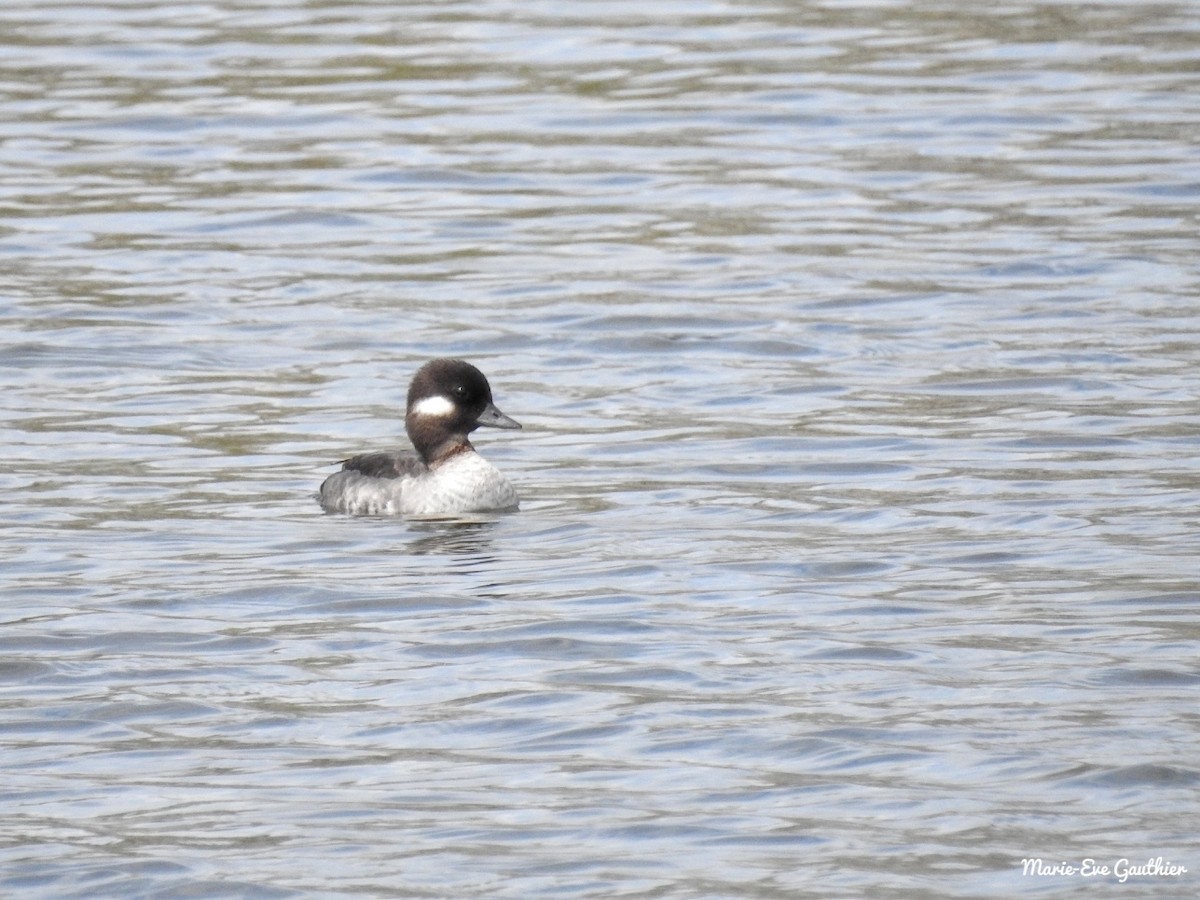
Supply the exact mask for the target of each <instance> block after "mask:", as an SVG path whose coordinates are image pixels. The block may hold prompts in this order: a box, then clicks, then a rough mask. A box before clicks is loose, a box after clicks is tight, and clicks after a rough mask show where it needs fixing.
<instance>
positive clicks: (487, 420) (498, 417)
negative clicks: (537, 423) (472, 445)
mask: <svg viewBox="0 0 1200 900" xmlns="http://www.w3.org/2000/svg"><path fill="white" fill-rule="evenodd" d="M477 421H478V422H479V424H480V425H486V426H488V427H489V428H520V427H521V423H520V422H518V421H517V420H516V419H510V418H509V417H508V416H506V415H505V414H504V413H502V412H500V410H498V409H496V406H495V404H493V403H489V404H488V405H487V407H486V408H485V409H484V411H483V412H481V413H480V414H479V419H478V420H477Z"/></svg>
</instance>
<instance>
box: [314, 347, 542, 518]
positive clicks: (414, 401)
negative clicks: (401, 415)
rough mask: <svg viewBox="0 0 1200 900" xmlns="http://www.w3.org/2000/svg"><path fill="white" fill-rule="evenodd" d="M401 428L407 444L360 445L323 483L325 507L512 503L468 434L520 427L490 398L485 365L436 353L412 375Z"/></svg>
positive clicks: (382, 510) (425, 511) (436, 510)
mask: <svg viewBox="0 0 1200 900" xmlns="http://www.w3.org/2000/svg"><path fill="white" fill-rule="evenodd" d="M404 424H405V430H406V431H407V432H408V436H409V439H410V440H411V441H412V443H413V448H414V449H413V450H411V451H404V452H400V453H364V454H361V455H359V456H355V457H352V458H351V459H348V460H346V461H345V462H344V463H343V464H342V470H341V471H340V472H336V473H334V474H333V475H330V476H329V477H328V478H326V479H325V483H324V484H322V485H321V490H320V492H319V494H318V498H319V500H320V502H321V506H322V507H324V508H325V509H326V510H327V511H329V512H340V513H348V514H350V515H359V516H361V515H372V516H380V515H406V516H443V515H456V514H460V513H471V512H487V511H493V510H512V509H516V508H517V505H518V503H519V502H520V501H519V498H518V497H517V492H516V490H515V489H514V488H513V486H512V484H510V483H509V481H508V479H507V478H505V477H504V475H503V474H502V473H501V472H500V470H499V469H497V468H496V467H495V466H493V465H492V464H491V463H489V462H488V461H487V460H486V459H484V458H483V457H482V456H480V455H479V454H478V453H476V452H475V448H474V447H473V446H471V442H470V440H468V438H467V436H468V435H469V434H470V433H471V432H472V431H474V430H475V429H476V428H478V427H479V426H481V425H488V426H491V427H493V428H520V427H521V426H520V425H519V424H517V422H515V421H513V420H512V419H510V418H509V417H508V416H506V415H504V413H502V412H500V410H498V409H497V408H496V406H495V404H493V403H492V391H491V387H490V386H489V385H488V382H487V379H486V378H484V376H483V373H482V372H480V371H479V370H478V369H476V368H475V367H474V366H472V365H471V364H470V363H465V362H462V361H461V360H455V359H435V360H434V361H433V362H430V363H426V364H425V365H424V366H422V367H421V369H420V370H419V371H418V372H417V374H416V375H415V376H413V381H412V385H411V386H410V387H409V389H408V411H407V414H406V416H405V419H404Z"/></svg>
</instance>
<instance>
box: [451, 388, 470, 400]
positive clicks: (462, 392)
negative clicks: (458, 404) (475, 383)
mask: <svg viewBox="0 0 1200 900" xmlns="http://www.w3.org/2000/svg"><path fill="white" fill-rule="evenodd" d="M452 393H453V394H454V396H455V397H457V398H458V399H459V400H466V399H467V395H468V394H469V393H470V392H469V391H468V390H467V386H466V385H465V384H460V385H458V386H457V387H455V388H454V390H453V391H452Z"/></svg>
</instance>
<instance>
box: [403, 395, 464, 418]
mask: <svg viewBox="0 0 1200 900" xmlns="http://www.w3.org/2000/svg"><path fill="white" fill-rule="evenodd" d="M456 408H457V407H455V405H454V403H453V402H452V401H450V400H448V399H447V398H445V397H442V396H440V395H439V396H437V397H426V398H425V399H424V400H421V401H420V402H419V403H417V405H416V406H414V407H413V408H412V411H413V412H414V413H415V414H416V415H418V416H431V417H433V418H442V417H444V416H452V415H454V412H455V410H456Z"/></svg>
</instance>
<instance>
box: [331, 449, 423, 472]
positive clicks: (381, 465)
mask: <svg viewBox="0 0 1200 900" xmlns="http://www.w3.org/2000/svg"><path fill="white" fill-rule="evenodd" d="M342 469H343V470H345V471H351V472H361V473H362V474H363V475H366V476H367V477H368V478H400V477H402V476H404V475H417V474H419V473H421V472H424V471H425V464H424V463H423V462H421V459H420V457H418V456H417V454H415V453H412V452H409V453H360V454H359V455H358V456H352V457H351V458H350V459H347V460H343V461H342Z"/></svg>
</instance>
